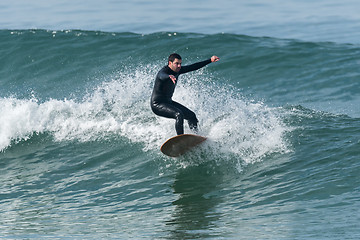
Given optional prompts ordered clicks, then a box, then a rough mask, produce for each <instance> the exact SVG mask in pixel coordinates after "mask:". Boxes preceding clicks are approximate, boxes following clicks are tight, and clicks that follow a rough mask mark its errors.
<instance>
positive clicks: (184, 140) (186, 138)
mask: <svg viewBox="0 0 360 240" xmlns="http://www.w3.org/2000/svg"><path fill="white" fill-rule="evenodd" d="M205 140H206V137H202V136H199V135H194V134H181V135H177V136H175V137H172V138H170V139H168V140H167V141H166V142H165V143H164V144H163V145H162V146H161V148H160V150H161V152H162V153H164V154H165V155H167V156H169V157H179V156H181V155H183V154H184V153H186V152H187V151H189V150H190V149H192V148H193V147H195V146H197V145H199V144H200V143H202V142H203V141H205Z"/></svg>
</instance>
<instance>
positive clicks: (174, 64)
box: [168, 53, 182, 72]
mask: <svg viewBox="0 0 360 240" xmlns="http://www.w3.org/2000/svg"><path fill="white" fill-rule="evenodd" d="M181 63H182V60H181V56H180V55H179V54H177V53H172V54H170V56H169V62H168V66H169V68H170V69H171V70H173V71H174V72H179V71H180V69H181Z"/></svg>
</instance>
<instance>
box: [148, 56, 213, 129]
mask: <svg viewBox="0 0 360 240" xmlns="http://www.w3.org/2000/svg"><path fill="white" fill-rule="evenodd" d="M209 63H211V59H208V60H205V61H202V62H198V63H194V64H191V65H188V66H182V67H181V68H180V71H179V72H174V71H173V70H171V69H170V68H169V67H168V66H165V67H163V68H162V69H161V70H160V71H159V72H158V74H157V75H156V79H155V84H154V89H153V92H152V95H151V103H150V104H151V109H152V111H153V112H154V113H155V114H156V115H159V116H162V117H166V118H174V119H175V120H176V123H175V129H176V133H177V134H178V135H180V134H183V133H184V119H186V120H188V122H189V127H190V129H192V130H195V131H196V130H197V123H198V120H197V118H196V115H195V113H194V112H193V111H191V110H190V109H188V108H187V107H185V106H183V105H181V104H180V103H177V102H175V101H173V100H172V99H171V98H172V96H173V94H174V91H175V87H176V84H177V81H178V77H179V75H180V74H183V73H187V72H191V71H195V70H198V69H200V68H202V67H204V66H206V65H207V64H209ZM169 75H174V76H175V78H176V82H175V84H174V83H173V81H172V80H171V79H170V77H169Z"/></svg>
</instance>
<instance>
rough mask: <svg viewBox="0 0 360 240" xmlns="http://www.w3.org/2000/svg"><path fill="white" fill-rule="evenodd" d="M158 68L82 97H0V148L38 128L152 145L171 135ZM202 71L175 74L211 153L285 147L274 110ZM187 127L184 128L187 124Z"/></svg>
mask: <svg viewBox="0 0 360 240" xmlns="http://www.w3.org/2000/svg"><path fill="white" fill-rule="evenodd" d="M157 70H158V66H144V67H142V68H139V69H125V70H124V71H121V72H118V73H116V74H114V77H111V78H110V79H106V80H104V81H103V83H102V84H100V86H97V87H96V88H94V89H93V90H88V91H89V93H88V94H87V95H86V96H85V97H84V98H83V100H80V101H76V100H73V99H63V100H56V99H50V100H47V101H45V102H40V101H38V100H37V99H36V98H32V99H16V98H2V99H0V111H1V113H2V114H1V116H0V150H4V149H6V148H7V147H9V146H10V145H11V144H12V143H13V142H17V141H20V140H27V139H29V138H30V137H31V136H32V135H33V134H36V133H45V132H46V133H48V134H51V135H52V136H53V137H54V140H55V141H64V140H70V141H71V140H76V141H94V140H98V139H102V138H108V137H113V136H122V137H126V138H128V139H129V140H130V141H133V142H138V143H141V144H143V146H144V150H145V151H148V150H155V149H156V150H157V151H158V149H159V147H160V146H161V144H162V143H163V142H164V140H166V139H167V138H169V137H171V136H173V135H175V127H174V124H175V122H174V120H172V119H165V118H161V117H158V116H155V115H154V114H153V113H152V111H151V109H150V95H151V92H152V86H153V81H154V77H155V75H156V71H157ZM215 81H216V79H212V77H211V76H209V75H208V74H206V72H205V71H199V72H196V73H193V74H188V76H186V75H184V76H181V77H180V83H179V85H178V86H177V89H176V91H175V95H174V100H177V101H179V102H181V103H182V104H184V105H185V106H187V107H189V108H190V109H192V110H193V111H194V112H196V113H197V117H198V119H199V120H200V127H201V134H202V135H205V136H208V137H209V140H210V141H209V143H211V144H212V146H211V149H212V151H213V152H214V153H216V154H218V155H219V156H220V155H236V156H238V157H239V159H242V160H243V161H245V162H247V163H250V162H254V161H258V160H259V159H261V158H262V157H263V156H265V155H267V154H269V153H273V152H283V151H286V150H287V144H286V141H285V140H284V133H285V132H286V127H285V126H284V124H283V123H282V120H281V117H280V116H278V115H277V111H276V109H273V108H270V107H267V106H266V105H265V104H263V103H258V102H256V103H254V102H251V101H248V100H246V99H244V98H243V97H242V96H241V95H240V94H237V93H236V92H235V91H232V90H230V88H228V87H224V86H221V84H218V83H216V82H215ZM185 126H186V128H185V132H190V130H189V128H188V127H187V124H185Z"/></svg>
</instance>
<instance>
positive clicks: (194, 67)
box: [180, 58, 211, 74]
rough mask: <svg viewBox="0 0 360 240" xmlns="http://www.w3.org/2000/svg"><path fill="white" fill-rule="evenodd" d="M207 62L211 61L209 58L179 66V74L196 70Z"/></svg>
mask: <svg viewBox="0 0 360 240" xmlns="http://www.w3.org/2000/svg"><path fill="white" fill-rule="evenodd" d="M209 63H211V59H210V58H209V59H208V60H205V61H202V62H197V63H194V64H191V65H188V66H183V67H181V70H180V74H182V73H187V72H191V71H195V70H198V69H200V68H202V67H205V66H206V65H208V64H209Z"/></svg>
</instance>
